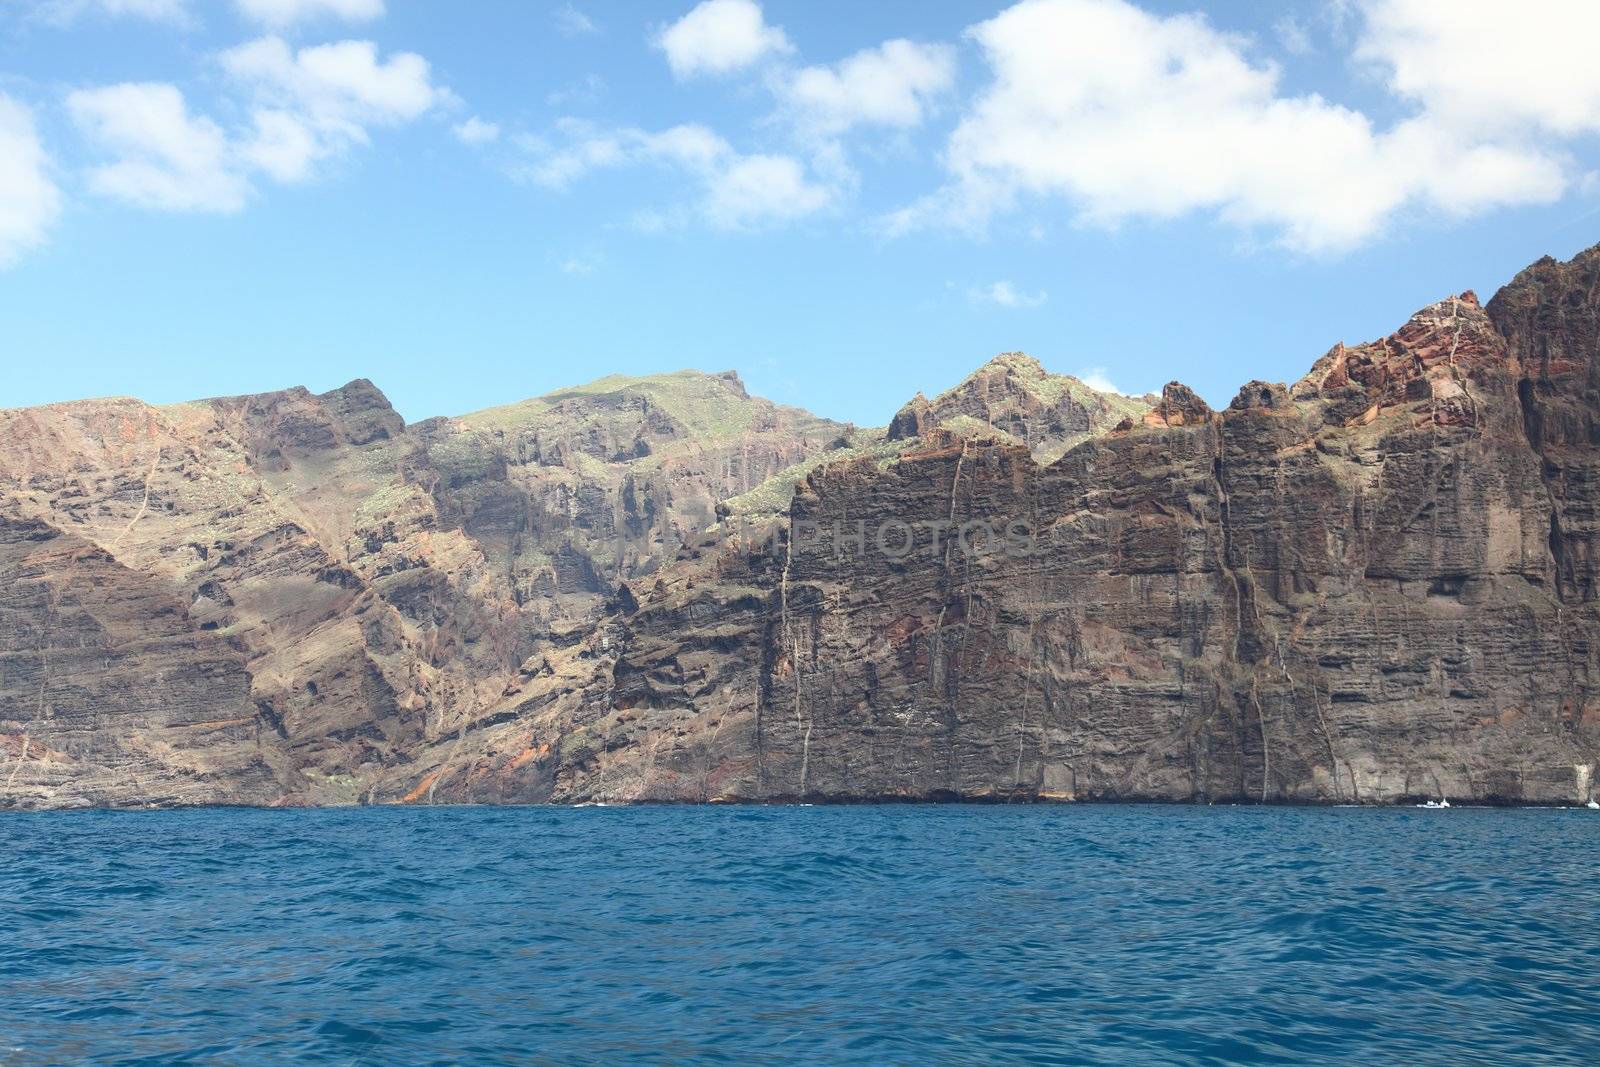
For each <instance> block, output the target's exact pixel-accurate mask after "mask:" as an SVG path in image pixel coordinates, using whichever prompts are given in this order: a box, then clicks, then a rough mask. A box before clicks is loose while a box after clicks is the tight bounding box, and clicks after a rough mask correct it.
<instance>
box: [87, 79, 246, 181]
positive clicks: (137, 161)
mask: <svg viewBox="0 0 1600 1067" xmlns="http://www.w3.org/2000/svg"><path fill="white" fill-rule="evenodd" d="M67 110H68V112H69V113H70V114H71V116H72V120H73V122H74V123H76V124H77V126H78V128H79V129H80V130H81V131H82V132H83V134H84V135H85V136H86V137H87V138H88V139H89V140H90V141H92V142H94V143H96V144H97V145H99V146H100V147H101V148H103V149H106V150H107V151H109V152H111V153H113V154H115V155H116V156H117V157H118V158H117V160H116V162H113V163H107V164H104V165H101V166H98V167H94V168H93V169H91V170H90V171H89V187H90V188H91V189H93V190H94V191H95V192H97V193H100V194H101V195H103V196H109V197H114V198H116V199H119V200H126V201H128V202H130V203H133V204H137V205H139V206H141V207H148V208H155V209H158V210H165V211H221V212H227V211H237V210H238V209H239V208H241V207H243V206H244V202H245V198H246V196H247V194H248V193H249V190H250V186H249V182H248V181H247V180H246V179H245V178H244V176H243V175H241V174H240V173H239V172H238V170H237V169H236V167H235V165H234V162H233V160H232V158H231V152H230V149H229V145H228V137H227V134H226V133H224V132H223V130H222V128H221V127H220V126H218V125H217V124H216V123H215V122H212V121H211V120H210V119H208V118H204V117H199V116H194V115H191V114H190V113H189V109H188V106H187V105H186V104H185V102H184V99H183V94H182V93H181V92H180V91H179V90H178V88H177V87H176V86H173V85H168V84H165V83H159V82H125V83H123V84H120V85H110V86H106V87H104V88H101V89H84V90H79V91H77V92H74V93H72V94H71V95H70V96H68V97H67Z"/></svg>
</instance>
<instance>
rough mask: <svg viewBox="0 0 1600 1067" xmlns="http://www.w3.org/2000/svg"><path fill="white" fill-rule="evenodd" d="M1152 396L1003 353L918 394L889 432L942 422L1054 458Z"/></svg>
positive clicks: (1134, 412)
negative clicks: (1112, 389)
mask: <svg viewBox="0 0 1600 1067" xmlns="http://www.w3.org/2000/svg"><path fill="white" fill-rule="evenodd" d="M1153 399H1154V398H1152V397H1142V398H1140V397H1128V396H1122V395H1119V394H1117V393H1108V392H1104V391H1102V390H1098V389H1093V388H1091V387H1089V386H1088V385H1086V384H1084V383H1083V382H1081V381H1079V380H1078V379H1077V378H1074V377H1072V376H1071V375H1069V374H1051V373H1050V372H1048V371H1046V370H1045V369H1044V367H1043V365H1041V364H1040V363H1039V361H1038V360H1036V359H1034V358H1033V357H1032V356H1030V355H1028V354H1027V353H1025V352H1002V353H1001V354H1000V355H998V356H995V357H994V358H993V359H991V360H990V361H989V362H988V363H985V364H984V365H983V366H982V367H979V368H978V369H977V370H976V371H974V372H973V373H972V374H971V375H969V376H968V377H967V378H965V379H964V380H963V381H962V382H961V383H960V384H958V385H956V386H954V387H953V388H951V389H948V390H946V391H945V392H943V393H940V394H939V395H938V396H937V397H935V398H934V399H933V400H932V401H929V400H927V399H925V398H924V397H923V396H922V394H921V393H918V394H917V395H916V397H915V398H913V399H912V400H911V401H910V403H908V404H907V405H906V406H905V407H903V408H901V409H900V412H899V413H898V414H897V415H896V416H895V418H894V421H893V422H891V423H890V424H889V439H890V440H892V441H893V440H901V439H904V438H908V437H918V436H923V435H926V434H928V433H930V432H932V431H933V430H936V429H944V430H948V431H951V432H953V433H958V434H963V435H965V436H994V435H995V434H1001V435H1004V436H1005V437H1006V438H1007V439H1009V440H1012V441H1015V442H1017V443H1019V444H1022V445H1024V446H1026V447H1027V448H1028V449H1030V450H1031V451H1032V452H1033V453H1034V454H1035V455H1036V456H1037V457H1038V458H1040V459H1042V460H1045V461H1048V460H1050V459H1054V458H1055V457H1056V456H1059V455H1060V454H1061V453H1063V452H1065V451H1066V450H1067V449H1068V448H1070V447H1072V446H1073V445H1075V444H1077V443H1078V442H1080V441H1083V440H1086V439H1087V438H1089V437H1090V436H1092V435H1094V434H1098V433H1103V432H1105V431H1106V430H1109V429H1111V428H1112V427H1113V426H1115V425H1116V424H1117V423H1118V422H1120V421H1121V420H1122V419H1124V418H1137V417H1139V416H1140V415H1142V414H1143V413H1144V412H1145V411H1146V410H1147V409H1148V408H1149V407H1150V406H1151V401H1152V400H1153Z"/></svg>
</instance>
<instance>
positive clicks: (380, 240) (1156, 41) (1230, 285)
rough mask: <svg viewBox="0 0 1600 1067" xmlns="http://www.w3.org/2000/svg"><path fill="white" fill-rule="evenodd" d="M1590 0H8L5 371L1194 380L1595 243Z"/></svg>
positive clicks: (1, 98) (458, 407) (215, 376)
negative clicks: (1029, 363) (1011, 361)
mask: <svg viewBox="0 0 1600 1067" xmlns="http://www.w3.org/2000/svg"><path fill="white" fill-rule="evenodd" d="M1596 40H1600V4H1597V3H1594V2H1593V0H1523V2H1521V3H1520V4H1518V5H1517V6H1516V7H1514V8H1506V7H1505V6H1504V5H1503V4H1502V3H1500V2H1499V0H1494V2H1480V0H1449V2H1446V0H1284V2H1282V3H1254V2H1234V3H1225V2H1201V0H1177V2H1170V0H1138V2H1129V0H1021V2H1019V3H1015V4H1009V5H1008V4H1005V3H995V2H987V3H980V2H968V0H948V2H935V0H923V2H900V0H876V2H874V3H871V4H863V3H859V2H856V0H850V2H837V0H793V2H789V0H765V2H762V3H758V2H756V0H706V2H704V3H700V4H698V5H696V4H693V3H690V2H683V0H677V2H674V0H660V2H654V3H648V4H646V3H626V2H593V3H588V2H580V0H572V2H571V3H567V2H542V0H473V2H464V3H452V4H444V3H435V2H427V0H0V407H11V406H19V405H28V404H39V403H49V402H54V401H61V400H70V399H76V398H80V397H86V396H110V395H132V396H137V397H140V398H142V399H145V400H148V401H151V402H153V403H168V402H174V401H179V400H186V399H193V398H198V397H204V396H217V395H232V394H238V393H248V392H261V391H266V390H271V389H280V388H286V387H288V386H292V385H305V386H307V387H309V388H311V389H313V390H316V391H322V390H326V389H330V388H334V387H336V386H338V385H341V384H343V383H344V382H346V381H349V380H350V379H353V378H358V377H365V378H370V379H372V380H373V381H374V382H376V383H377V384H378V385H379V387H380V388H382V389H383V390H384V391H385V392H386V393H387V394H388V396H389V397H390V399H391V400H392V402H393V403H394V405H395V407H396V408H397V409H398V410H399V411H400V413H401V414H402V415H403V416H405V417H406V418H407V419H408V420H413V421H414V420H418V419H422V418H426V417H429V416H434V415H452V414H460V413H464V412H467V411H472V410H476V409H479V408H483V407H487V406H491V405H495V404H501V403H509V402H512V401H515V400H518V399H521V398H524V397H527V396H532V395H537V394H540V393H545V392H548V391H551V390H553V389H557V388H560V387H563V386H567V385H573V384H577V383H579V382H583V381H587V380H590V379H593V378H596V377H600V376H602V375H605V374H610V373H627V374H650V373H657V372H662V371H670V370H676V369H680V368H684V367H693V368H698V369H701V370H706V371H713V372H714V371H722V370H727V369H733V370H737V371H738V372H739V374H740V375H741V376H742V377H743V379H744V380H745V382H746V383H747V385H748V386H749V388H750V390H751V391H752V392H753V393H756V394H759V395H764V396H768V397H771V398H772V399H774V400H777V401H780V402H783V403H791V404H798V405H801V406H804V407H807V408H809V409H811V410H813V411H815V412H817V413H819V414H823V415H828V416H831V417H834V418H838V419H848V420H851V421H854V422H856V423H858V424H862V425H881V424H883V423H885V422H887V421H888V419H889V418H890V417H891V416H892V415H893V413H894V411H895V410H896V409H897V408H898V407H899V406H900V405H901V404H902V403H904V401H905V400H906V399H908V398H909V397H910V396H911V395H912V394H914V393H915V392H917V391H919V390H921V391H924V392H926V393H928V394H929V395H932V394H934V393H936V392H937V391H939V390H941V389H945V388H948V387H949V386H951V385H953V384H955V383H956V382H957V381H959V380H960V379H961V378H963V377H964V376H966V375H967V374H968V373H970V372H971V371H972V370H973V369H975V368H976V367H977V366H979V365H980V364H982V363H983V362H985V361H986V360H988V359H989V358H990V357H992V356H993V355H995V354H997V353H999V352H1004V351H1014V350H1022V351H1026V352H1029V353H1030V354H1032V355H1034V356H1035V357H1037V358H1038V359H1039V360H1041V361H1042V362H1043V363H1044V365H1045V366H1046V367H1048V368H1049V369H1051V370H1053V371H1059V372H1066V373H1072V374H1078V375H1079V376H1080V377H1084V378H1086V379H1088V380H1091V381H1092V382H1094V383H1096V384H1099V385H1102V386H1110V387H1114V388H1116V389H1119V390H1121V391H1125V392H1131V393H1142V392H1144V391H1146V390H1159V388H1160V387H1161V385H1162V384H1163V383H1165V382H1167V381H1169V380H1173V379H1177V380H1181V381H1183V382H1185V383H1187V384H1189V385H1190V386H1192V387H1194V388H1195V389H1197V390H1198V391H1199V392H1200V393H1201V394H1202V395H1203V396H1205V397H1206V399H1207V400H1209V401H1210V402H1211V403H1212V404H1213V405H1216V406H1221V405H1224V404H1226V403H1227V402H1228V401H1229V400H1230V399H1231V398H1232V397H1233V395H1234V394H1235V392H1237V390H1238V388H1239V386H1240V385H1241V384H1243V383H1244V382H1245V381H1248V380H1250V379H1256V378H1261V379H1267V380H1283V381H1292V380H1294V379H1295V378H1297V377H1298V376H1300V375H1301V374H1302V373H1304V371H1305V370H1306V369H1307V368H1308V367H1309V366H1310V364H1311V363H1312V362H1313V361H1314V360H1315V359H1316V358H1317V357H1318V356H1320V355H1321V354H1322V353H1323V352H1325V351H1327V349H1328V348H1329V347H1331V346H1332V345H1333V344H1334V343H1336V342H1339V341H1346V342H1350V343H1358V342H1361V341H1366V340H1371V339H1373V338H1377V337H1381V336H1384V335H1385V334H1387V333H1389V332H1391V331H1393V330H1394V329H1395V328H1396V327H1398V326H1399V325H1400V324H1401V323H1403V322H1404V321H1405V319H1406V317H1407V316H1409V315H1410V314H1411V313H1412V312H1413V311H1415V310H1416V309H1418V308H1420V307H1422V306H1424V305H1426V304H1428V303H1431V302H1433V301H1435V300H1438V299H1442V298H1444V297H1445V296H1448V295H1451V294H1454V293H1458V292H1461V291H1462V290H1465V289H1468V288H1472V289H1475V290H1476V291H1477V292H1478V293H1479V295H1480V296H1481V297H1482V298H1483V299H1485V300H1487V299H1488V297H1489V296H1490V295H1491V294H1492V293H1493V291H1494V290H1495V289H1496V288H1497V287H1498V286H1499V285H1501V284H1504V283H1505V282H1506V281H1508V280H1509V279H1510V278H1511V277H1512V276H1513V275H1514V274H1515V273H1516V271H1517V270H1519V269H1521V268H1522V267H1523V266H1526V265H1527V264H1529V263H1531V262H1533V261H1534V260H1536V259H1538V258H1539V257H1541V256H1543V255H1546V254H1549V255H1555V256H1557V257H1560V258H1566V257H1570V256H1571V255H1573V254H1574V253H1576V252H1578V251H1580V250H1582V249H1584V248H1586V247H1588V246H1590V245H1593V244H1595V243H1597V242H1600V63H1596V62H1595V61H1594V57H1593V44H1594V42H1595V41H1596Z"/></svg>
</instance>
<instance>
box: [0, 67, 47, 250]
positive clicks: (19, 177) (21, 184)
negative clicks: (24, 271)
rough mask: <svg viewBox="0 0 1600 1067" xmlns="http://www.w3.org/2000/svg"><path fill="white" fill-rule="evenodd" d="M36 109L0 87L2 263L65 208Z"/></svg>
mask: <svg viewBox="0 0 1600 1067" xmlns="http://www.w3.org/2000/svg"><path fill="white" fill-rule="evenodd" d="M49 168H50V160H49V157H48V156H47V155H46V153H45V150H44V146H43V145H42V144H41V143H40V142H39V134H38V131H37V130H36V129H35V128H34V124H33V113H32V112H31V111H29V110H28V109H27V108H26V107H24V106H23V105H22V104H19V103H18V102H17V101H15V100H13V99H11V97H9V96H7V95H5V94H4V93H0V267H8V266H10V265H11V264H13V263H15V262H16V261H17V259H18V258H20V257H21V255H22V253H23V252H26V251H27V250H28V249H30V248H35V247H37V246H38V245H40V244H42V243H43V242H44V239H45V235H46V234H47V233H48V232H49V230H50V226H51V225H52V224H53V223H54V222H55V220H56V216H58V215H59V214H60V213H61V193H60V191H59V190H58V189H57V188H56V185H55V183H54V182H53V181H51V180H50V173H49Z"/></svg>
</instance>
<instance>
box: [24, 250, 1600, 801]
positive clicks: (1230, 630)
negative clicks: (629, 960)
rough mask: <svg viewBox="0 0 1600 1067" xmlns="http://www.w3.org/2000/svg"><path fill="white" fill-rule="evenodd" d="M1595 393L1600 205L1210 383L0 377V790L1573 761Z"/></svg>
mask: <svg viewBox="0 0 1600 1067" xmlns="http://www.w3.org/2000/svg"><path fill="white" fill-rule="evenodd" d="M1597 427H1600V247H1597V248H1595V249H1591V250H1590V251H1589V252H1587V253H1584V254H1583V255H1581V256H1579V257H1577V258H1576V259H1575V260H1573V261H1572V262H1570V263H1565V264H1563V263H1557V262H1555V261H1553V260H1544V261H1541V262H1540V263H1538V264H1535V265H1534V266H1532V267H1530V268H1529V269H1528V270H1526V271H1524V272H1523V273H1522V274H1520V275H1518V277H1517V278H1516V279H1515V280H1514V281H1513V282H1512V283H1510V284H1509V285H1508V286H1507V287H1506V288H1505V289H1504V290H1502V291H1501V293H1500V294H1498V295H1497V296H1496V297H1495V298H1494V300H1492V301H1491V302H1490V303H1489V305H1488V307H1487V309H1485V308H1483V307H1481V306H1480V305H1479V303H1478V301H1477V299H1476V298H1475V297H1474V296H1473V295H1472V294H1470V293H1467V294H1462V295H1461V296H1458V297H1453V298H1450V299H1448V300H1444V301H1441V302H1440V303H1438V304H1435V305H1432V306H1430V307H1428V308H1425V309H1423V310H1422V311H1420V312H1419V313H1418V314H1417V315H1415V316H1414V317H1413V318H1412V319H1411V320H1410V321H1409V322H1408V323H1406V324H1405V325H1404V326H1403V327H1402V328H1401V329H1400V330H1399V331H1397V332H1396V333H1395V334H1393V335H1392V336H1390V337H1388V338H1385V339H1383V340H1380V341H1376V342H1372V343H1370V344H1364V345H1359V346H1353V347H1347V346H1344V345H1339V346H1336V347H1335V348H1334V349H1333V350H1331V351H1330V352H1329V353H1327V354H1326V355H1325V356H1323V357H1322V359H1320V360H1318V361H1317V362H1316V363H1315V364H1314V365H1313V367H1312V368H1311V370H1310V371H1309V372H1308V373H1307V375H1306V376H1305V377H1304V378H1303V379H1301V380H1300V381H1299V382H1296V383H1294V384H1293V385H1292V386H1284V385H1280V384H1274V383H1265V382H1251V383H1249V384H1248V385H1246V386H1245V387H1243V388H1242V389H1241V390H1240V392H1239V395H1238V396H1237V397H1236V398H1235V399H1234V401H1233V402H1232V404H1230V405H1229V406H1228V408H1227V409H1226V410H1223V411H1220V412H1217V411H1212V410H1211V409H1210V408H1209V407H1208V406H1207V405H1206V404H1205V403H1204V402H1203V401H1202V400H1200V398H1199V397H1197V396H1195V395H1194V394H1193V393H1192V392H1191V391H1190V390H1188V389H1186V388H1184V387H1183V386H1181V385H1179V384H1177V383H1173V384H1171V385H1169V386H1168V387H1167V388H1166V389H1165V390H1164V391H1163V393H1162V395H1161V396H1160V397H1146V398H1139V399H1135V398H1128V397H1118V396H1115V395H1114V394H1102V393H1097V392H1095V391H1094V390H1091V389H1089V388H1088V387H1087V386H1084V385H1083V384H1082V383H1081V382H1077V381H1076V380H1075V379H1070V378H1065V377H1063V376H1054V375H1050V374H1048V373H1047V372H1045V371H1044V370H1043V368H1041V367H1039V365H1038V364H1037V363H1036V362H1034V361H1032V360H1031V359H1028V358H1027V357H1025V356H1021V355H1019V354H1015V353H1010V354H1006V355H1003V356H1000V357H997V358H996V359H995V360H993V361H991V362H990V363H989V364H987V365H985V366H984V367H982V368H980V369H979V370H978V371H977V372H976V373H974V374H973V375H972V376H971V377H969V378H968V379H966V380H965V381H964V382H962V383H961V384H959V385H958V386H956V387H955V388H953V389H951V390H949V391H947V392H946V393H944V394H941V395H940V396H939V397H937V398H935V399H934V400H932V401H929V400H926V399H924V398H922V397H921V396H920V395H919V396H918V397H917V398H916V399H914V400H913V401H911V402H910V403H908V404H907V405H906V406H905V407H904V408H903V409H902V410H901V411H900V412H899V413H898V414H897V415H896V416H895V417H894V419H893V421H892V422H891V424H890V426H889V427H888V428H887V429H886V430H879V431H873V430H857V429H855V428H853V427H849V426H844V425H840V424H836V423H832V422H829V421H827V420H823V419H817V418H815V417H813V416H810V415H807V414H806V413H804V412H800V411H796V410H794V409H789V408H782V407H779V406H776V405H772V404H770V403H768V402H766V401H762V400H757V399H753V398H751V397H749V396H748V395H747V394H746V393H745V391H744V389H743V387H742V385H740V384H739V383H738V380H737V378H735V377H733V376H732V375H702V374H697V373H693V372H681V373H679V374H675V375H664V376H659V377H656V378H649V379H622V378H611V379H602V380H600V381H598V382H595V383H592V384H591V385H588V386H583V387H580V388H576V389H571V390H566V391H563V392H560V393H555V394H551V395H550V396H547V397H541V398H538V399H535V400H530V401H525V402H523V403H520V404H515V405H511V406H508V407H505V408H496V409H491V410H489V411H485V412H480V413H477V414H474V415H469V416H464V417H461V418H456V419H434V420H429V421H428V422H425V423H421V424H418V425H415V426H410V427H407V426H405V425H404V424H403V423H402V422H401V420H400V419H399V418H398V416H396V415H395V414H394V413H393V411H392V410H391V409H390V408H389V406H388V404H387V403H386V402H385V401H384V400H383V398H382V395H381V394H380V393H378V392H377V390H376V389H375V388H373V387H372V386H371V385H370V384H369V383H366V382H354V383H351V384H350V385H348V386H346V387H344V388H343V389H339V390H335V391H333V392H331V393H327V394H323V395H321V396H314V395H312V394H310V393H308V392H306V391H304V390H289V391H286V392H283V393H274V394H266V395H263V396H256V397H241V398H228V399H220V400H212V401H202V402H197V403H193V404H183V405H176V406H173V407H167V408H155V407H150V406H147V405H144V404H141V403H139V402H137V401H131V400H108V401H84V402H80V403H75V404H65V405H54V406H51V407H45V408H33V409H20V410H13V411H6V412H0V636H3V644H0V785H3V791H0V804H4V805H8V806H16V807H37V806H70V805H86V804H119V805H129V804H146V803H153V804H179V803H206V802H210V803H216V802H223V803H285V804H299V803H339V802H355V801H370V802H411V803H417V802H428V801H434V802H440V801H446V800H448V801H489V802H506V801H552V800H553V801H581V800H594V799H603V800H611V801H641V800H660V801H702V800H727V799H743V800H774V799H795V798H813V799H832V800H858V799H888V798H954V797H968V798H995V799H1010V798H1025V799H1033V798H1051V799H1135V798H1144V799H1162V800H1203V799H1228V800H1244V801H1280V800H1296V801H1320V802H1349V803H1355V802H1362V803H1372V802H1394V801H1400V800H1406V799H1411V798H1420V797H1432V796H1438V795H1447V796H1450V797H1452V798H1460V799H1475V800H1480V801H1489V802H1507V803H1572V802H1582V801H1584V800H1586V799H1587V798H1588V797H1589V796H1590V795H1591V794H1592V792H1593V788H1594V786H1593V770H1594V766H1595V764H1596V763H1597V762H1600V692H1597V691H1596V685H1597V681H1596V679H1597V677H1600V676H1597V673H1596V672H1597V668H1600V663H1597V661H1596V655H1597V651H1596V650H1597V649H1600V640H1597V638H1600V618H1597V616H1596V606H1595V605H1596V595H1597V589H1596V567H1597V566H1600V563H1597V558H1600V553H1597V551H1596V539H1597V537H1600V429H1597Z"/></svg>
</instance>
